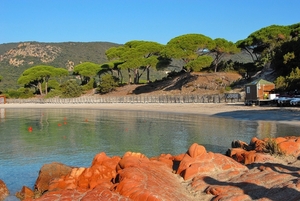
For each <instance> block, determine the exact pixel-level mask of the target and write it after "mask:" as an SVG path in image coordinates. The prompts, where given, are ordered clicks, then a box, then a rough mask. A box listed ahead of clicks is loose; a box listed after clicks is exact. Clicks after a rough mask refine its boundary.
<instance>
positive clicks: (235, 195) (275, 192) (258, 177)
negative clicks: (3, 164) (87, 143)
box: [18, 137, 300, 201]
mask: <svg viewBox="0 0 300 201" xmlns="http://www.w3.org/2000/svg"><path fill="white" fill-rule="evenodd" d="M299 151H300V140H299V138H298V137H285V138H276V139H263V140H259V139H257V138H253V139H252V140H251V142H250V143H249V144H247V143H245V142H241V141H234V142H233V143H232V148H231V149H229V150H228V152H227V154H226V155H222V154H218V153H212V152H207V151H206V149H205V147H204V146H202V145H198V144H196V143H195V144H193V145H191V146H190V148H189V149H188V150H187V152H186V153H183V154H180V155H177V156H172V155H170V154H161V155H160V156H157V157H153V158H148V157H147V156H145V155H144V154H141V153H133V152H127V153H125V154H124V156H122V157H119V156H114V157H109V156H107V155H106V154H105V153H103V152H102V153H99V154H97V155H96V156H95V157H94V159H93V161H92V164H91V166H90V167H88V168H83V167H68V166H66V165H64V164H60V163H51V164H45V165H44V166H43V167H42V168H41V170H40V174H39V177H38V178H37V180H36V183H35V189H34V190H31V189H29V188H28V187H23V188H22V190H21V191H20V192H19V193H18V197H20V198H22V199H24V200H26V201H32V200H36V201H48V200H51V201H61V200H82V201H87V200H105V201H114V200H124V201H126V200H128V201H129V200H139V201H140V200H148V201H158V200H172V201H177V200H178V201H182V200H191V201H194V200H204V201H205V200H215V201H217V200H222V201H235V200H237V201H248V200H260V201H267V200H272V201H276V200H300V177H299V176H300V175H299V174H300V163H299V162H298V156H299V154H300V152H299Z"/></svg>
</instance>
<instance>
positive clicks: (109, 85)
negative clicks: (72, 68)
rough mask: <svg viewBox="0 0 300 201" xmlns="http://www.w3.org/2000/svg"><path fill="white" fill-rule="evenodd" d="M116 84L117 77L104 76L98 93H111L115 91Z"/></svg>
mask: <svg viewBox="0 0 300 201" xmlns="http://www.w3.org/2000/svg"><path fill="white" fill-rule="evenodd" d="M118 82H119V79H118V78H117V77H115V76H112V75H110V74H106V75H104V76H102V78H101V81H100V84H99V86H98V91H99V92H100V93H101V94H105V93H108V92H111V91H113V90H115V88H116V87H117V86H118V85H119V84H118Z"/></svg>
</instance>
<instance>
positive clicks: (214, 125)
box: [0, 109, 299, 194]
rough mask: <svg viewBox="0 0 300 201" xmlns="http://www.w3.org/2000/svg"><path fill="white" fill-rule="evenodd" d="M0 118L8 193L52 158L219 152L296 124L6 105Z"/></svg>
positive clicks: (0, 165)
mask: <svg viewBox="0 0 300 201" xmlns="http://www.w3.org/2000/svg"><path fill="white" fill-rule="evenodd" d="M0 117H1V118H0V137H1V141H0V169H1V171H0V179H2V180H4V182H6V184H7V185H8V187H9V188H10V190H11V192H12V193H13V194H14V193H15V192H16V191H17V190H20V189H21V187H22V185H27V186H29V187H32V186H33V184H34V182H35V179H36V178H37V175H38V171H39V169H40V168H41V166H42V165H43V164H45V163H50V162H53V161H58V162H62V163H64V164H67V165H71V166H83V167H87V166H89V165H90V163H91V161H92V159H93V157H94V155H95V154H97V153H99V152H102V151H104V152H106V153H107V154H108V155H109V156H114V155H119V156H122V155H123V154H124V153H125V152H126V151H133V152H141V153H143V154H145V155H146V156H148V157H151V156H157V155H159V154H161V153H170V154H173V155H176V154H180V153H184V152H186V150H187V149H188V148H189V146H190V145H191V144H192V143H194V142H196V143H198V144H202V145H204V146H205V147H206V149H207V150H208V151H212V152H219V153H225V152H226V150H227V149H228V148H229V147H230V145H231V142H232V141H233V140H237V139H239V140H243V141H245V142H249V141H250V140H251V138H252V137H254V136H256V137H259V138H264V137H270V136H272V137H276V136H284V135H297V133H296V131H297V128H298V129H299V126H295V125H286V124H279V123H276V122H272V121H261V120H259V121H248V120H237V119H231V118H223V117H208V116H201V115H192V114H174V113H158V112H143V111H111V110H84V109H82V110H80V109H76V110H73V109H36V110H33V109H6V110H4V111H3V110H1V116H0ZM29 127H32V131H31V132H30V131H29V130H28V128H29Z"/></svg>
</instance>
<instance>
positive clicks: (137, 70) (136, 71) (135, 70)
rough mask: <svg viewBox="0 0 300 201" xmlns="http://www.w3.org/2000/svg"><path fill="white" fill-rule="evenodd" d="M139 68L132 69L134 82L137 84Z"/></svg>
mask: <svg viewBox="0 0 300 201" xmlns="http://www.w3.org/2000/svg"><path fill="white" fill-rule="evenodd" d="M139 78H140V77H139V69H137V68H136V69H134V84H138V83H139Z"/></svg>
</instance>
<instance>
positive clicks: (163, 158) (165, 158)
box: [150, 154, 174, 168]
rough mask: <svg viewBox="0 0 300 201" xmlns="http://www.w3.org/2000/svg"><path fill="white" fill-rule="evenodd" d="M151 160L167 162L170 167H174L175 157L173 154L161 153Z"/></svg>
mask: <svg viewBox="0 0 300 201" xmlns="http://www.w3.org/2000/svg"><path fill="white" fill-rule="evenodd" d="M150 160H156V161H160V162H163V163H165V164H166V165H167V166H168V167H169V168H173V160H174V157H173V156H172V155H171V154H161V155H160V156H158V157H152V158H150Z"/></svg>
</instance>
